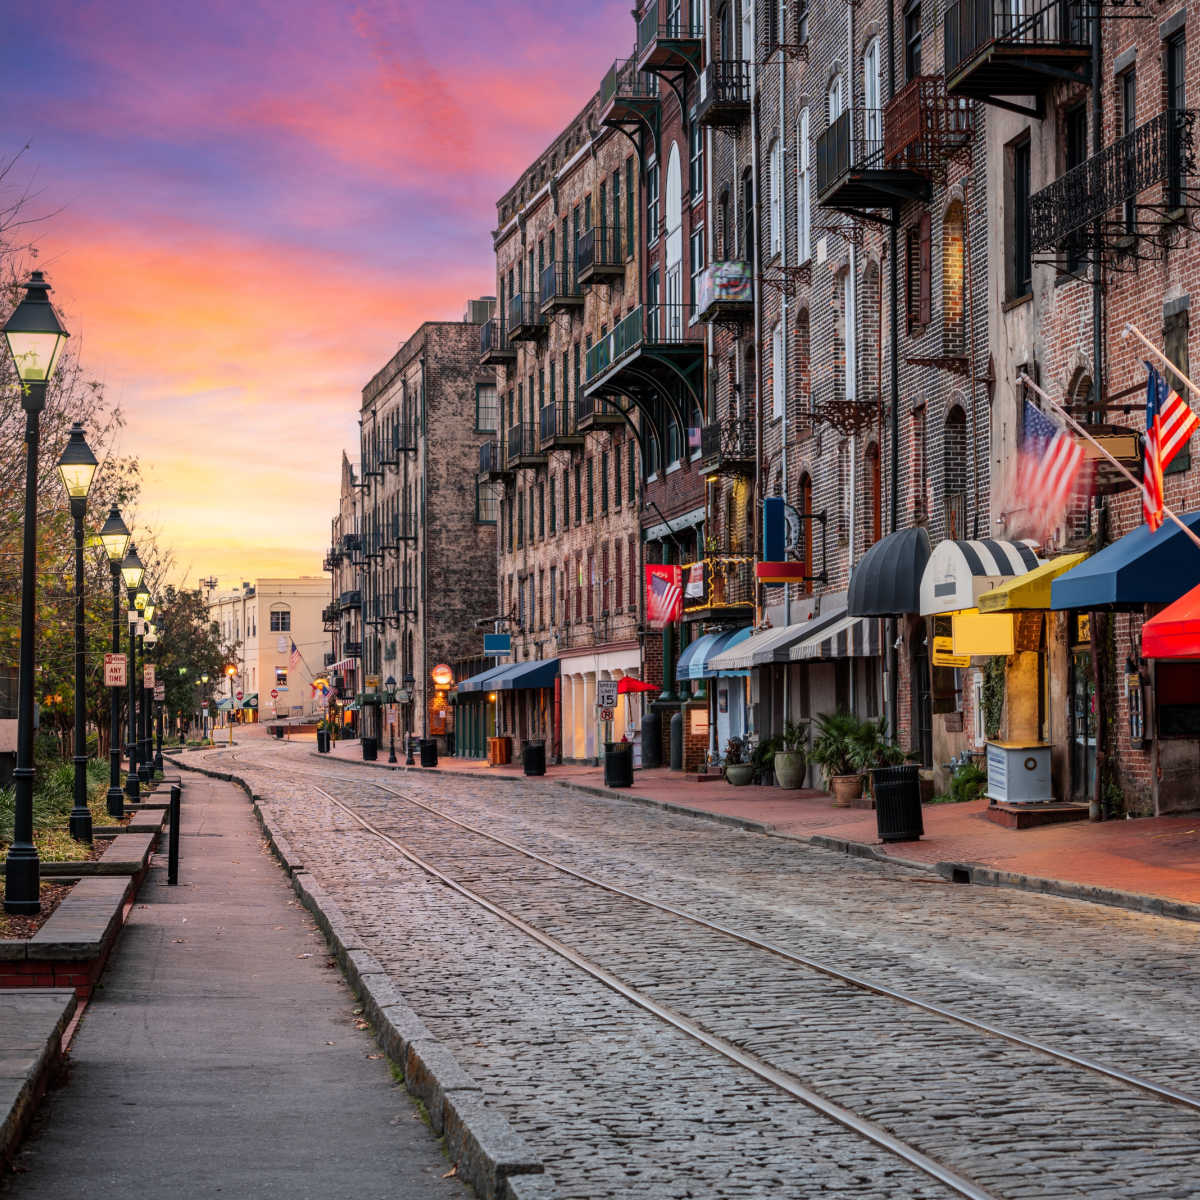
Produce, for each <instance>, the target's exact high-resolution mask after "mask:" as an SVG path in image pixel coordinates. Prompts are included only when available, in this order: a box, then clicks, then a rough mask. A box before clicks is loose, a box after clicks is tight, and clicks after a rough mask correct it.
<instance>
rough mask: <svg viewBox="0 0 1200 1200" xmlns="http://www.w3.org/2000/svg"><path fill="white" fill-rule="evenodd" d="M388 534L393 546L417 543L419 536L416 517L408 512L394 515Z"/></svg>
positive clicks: (389, 523)
mask: <svg viewBox="0 0 1200 1200" xmlns="http://www.w3.org/2000/svg"><path fill="white" fill-rule="evenodd" d="M388 533H389V534H390V535H391V541H392V542H393V544H396V543H399V542H411V541H415V540H416V536H417V520H416V515H415V514H414V513H411V512H408V511H401V512H398V513H393V514H392V517H391V520H390V521H389V522H388Z"/></svg>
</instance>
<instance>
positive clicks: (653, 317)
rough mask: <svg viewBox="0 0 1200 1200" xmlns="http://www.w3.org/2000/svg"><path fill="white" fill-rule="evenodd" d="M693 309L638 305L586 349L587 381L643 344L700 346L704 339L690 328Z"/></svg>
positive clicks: (680, 305) (676, 306) (590, 380)
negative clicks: (610, 330)
mask: <svg viewBox="0 0 1200 1200" xmlns="http://www.w3.org/2000/svg"><path fill="white" fill-rule="evenodd" d="M692 311H693V310H692V307H691V305H687V304H658V305H655V306H654V307H653V308H643V306H642V305H638V307H637V308H635V309H634V310H633V311H632V312H631V313H630V314H629V315H628V316H627V317H625V318H624V320H621V321H618V322H617V324H616V325H615V326H614V327H613V330H612V332H611V333H608V334H606V335H605V336H604V337H602V338H601V339H600V340H599V341H598V342H597V343H596V344H595V345H594V346H592V347H591V349H590V350H588V352H587V365H586V372H585V380H586V382H587V383H589V384H590V383H592V382H593V381H594V380H595V379H596V378H597V377H598V376H600V375H603V374H604V373H605V372H606V371H607V370H608V369H609V368H610V367H611V366H613V365H614V364H615V363H617V362H619V361H620V360H621V359H622V358H624V357H625V356H626V355H628V354H631V353H632V352H633V351H635V350H639V349H642V348H643V347H645V348H652V347H653V348H660V347H671V346H674V347H686V346H695V347H696V349H697V350H700V349H701V348H702V346H703V343H702V342H701V341H700V340H699V338H698V336H697V334H696V331H695V330H693V328H692V320H691V318H692Z"/></svg>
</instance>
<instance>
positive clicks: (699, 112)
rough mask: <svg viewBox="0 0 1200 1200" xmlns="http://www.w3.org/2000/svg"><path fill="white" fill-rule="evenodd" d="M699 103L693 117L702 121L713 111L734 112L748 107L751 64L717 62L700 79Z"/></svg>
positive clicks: (735, 61)
mask: <svg viewBox="0 0 1200 1200" xmlns="http://www.w3.org/2000/svg"><path fill="white" fill-rule="evenodd" d="M700 79H701V83H700V102H699V104H698V105H697V106H696V116H697V118H698V119H699V120H701V121H703V120H704V116H705V114H706V113H708V112H709V111H710V110H712V109H725V110H733V111H737V110H739V109H743V108H744V109H745V110H746V111H747V112H748V111H749V108H750V64H749V63H747V62H743V61H742V60H741V59H716V60H714V61H713V62H710V63H709V64H708V66H707V67H705V68H704V74H703V75H702V76H701V77H700Z"/></svg>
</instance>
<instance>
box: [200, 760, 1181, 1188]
mask: <svg viewBox="0 0 1200 1200" xmlns="http://www.w3.org/2000/svg"><path fill="white" fill-rule="evenodd" d="M185 761H187V762H189V763H194V764H195V765H198V766H203V767H204V768H205V769H208V770H217V771H229V772H231V773H233V774H234V775H235V776H236V777H238V778H240V779H242V780H243V781H244V782H245V783H246V784H247V786H248V787H249V788H250V789H251V790H252V791H253V793H254V794H255V796H256V797H257V798H258V800H259V803H260V804H261V805H262V806H263V807H264V809H266V810H268V811H269V820H270V822H271V824H272V826H273V827H274V828H276V829H278V830H279V831H280V832H282V833H283V834H284V835H285V836H286V838H287V840H288V841H289V843H290V844H291V846H292V848H293V849H294V851H295V852H296V853H297V854H298V855H300V857H301V858H302V861H303V863H304V866H305V869H306V870H307V871H309V872H311V873H312V874H313V875H314V876H315V878H316V879H317V881H318V882H319V883H320V885H321V887H322V888H323V889H324V890H325V891H326V892H327V893H328V894H329V895H330V896H331V897H333V898H334V899H335V900H336V902H337V904H338V905H339V906H340V907H341V909H342V911H343V913H344V914H345V916H346V918H347V919H348V921H349V922H350V923H351V924H352V925H353V926H354V929H355V932H356V933H357V934H358V935H359V936H360V937H361V943H360V944H361V945H362V946H364V947H365V948H366V949H368V950H369V951H370V953H371V954H372V955H374V957H375V958H377V959H378V960H379V961H380V962H381V963H382V964H383V965H384V967H385V969H386V970H387V972H388V974H389V975H390V977H391V978H392V980H393V982H394V984H395V986H396V988H397V990H398V991H400V992H401V993H402V994H403V996H404V997H405V999H406V1000H407V1001H408V1003H409V1004H410V1005H411V1006H412V1007H413V1008H414V1009H415V1010H416V1012H417V1013H418V1014H419V1015H420V1017H421V1018H422V1019H423V1020H424V1022H425V1024H426V1025H427V1026H428V1027H429V1029H430V1030H431V1031H432V1032H433V1033H434V1034H435V1036H436V1037H437V1038H438V1039H440V1040H441V1041H442V1042H444V1043H445V1045H446V1046H447V1047H448V1048H449V1049H450V1050H451V1051H452V1052H453V1054H454V1055H455V1057H456V1058H457V1059H458V1061H459V1062H460V1063H461V1064H462V1066H463V1067H464V1068H465V1069H466V1070H467V1072H468V1073H469V1074H470V1075H472V1076H473V1077H474V1078H475V1079H476V1080H477V1081H478V1082H479V1083H480V1084H481V1086H482V1087H483V1089H484V1093H485V1098H486V1099H487V1101H488V1102H489V1104H491V1105H493V1106H494V1107H496V1108H497V1109H498V1110H499V1111H500V1112H502V1113H503V1114H504V1115H505V1116H506V1117H507V1118H508V1119H509V1121H510V1122H511V1124H512V1125H513V1126H514V1128H515V1129H516V1130H517V1131H519V1132H520V1133H521V1134H523V1135H524V1136H525V1137H526V1139H527V1140H528V1141H529V1142H530V1144H531V1145H532V1146H533V1147H534V1148H535V1149H536V1150H537V1151H538V1153H539V1154H540V1155H541V1157H542V1158H543V1159H544V1161H545V1162H546V1165H547V1170H548V1172H549V1173H550V1174H551V1176H552V1177H553V1180H554V1183H555V1192H554V1194H556V1195H559V1196H564V1197H578V1198H580V1200H583V1198H589V1200H591V1198H596V1197H604V1196H630V1195H637V1196H639V1197H643V1196H645V1197H710V1196H711V1197H756V1196H772V1197H774V1196H795V1197H801V1196H813V1195H831V1196H871V1197H873V1196H880V1197H883V1196H889V1197H896V1196H906V1197H907V1196H913V1197H916V1196H943V1195H953V1194H977V1195H992V1196H998V1197H999V1196H1003V1197H1033V1196H1047V1197H1060V1196H1061V1197H1066V1196H1079V1197H1090V1198H1094V1197H1114V1198H1115V1197H1130V1196H1150V1195H1154V1196H1177V1197H1184V1196H1192V1195H1194V1194H1196V1193H1197V1191H1198V1190H1200V1152H1198V1151H1197V1149H1196V1147H1197V1144H1198V1143H1200V1112H1198V1111H1197V1109H1196V1107H1194V1106H1193V1105H1194V1104H1196V1103H1200V1102H1196V1101H1194V1100H1193V1105H1189V1104H1188V1103H1170V1102H1168V1101H1167V1100H1165V1099H1164V1098H1163V1097H1162V1096H1161V1095H1155V1094H1154V1093H1153V1091H1148V1090H1146V1085H1148V1086H1157V1087H1158V1088H1164V1089H1171V1090H1174V1091H1175V1092H1177V1093H1181V1094H1183V1095H1184V1096H1185V1097H1190V1098H1195V1097H1197V1096H1200V1066H1198V1065H1197V1062H1196V1034H1195V1030H1196V1029H1197V1028H1200V988H1198V987H1197V983H1198V982H1200V980H1198V975H1200V971H1198V969H1197V967H1196V951H1197V941H1198V940H1200V928H1197V926H1195V925H1194V924H1188V923H1185V922H1176V921H1170V920H1166V919H1163V918H1157V917H1152V916H1146V915H1141V914H1134V913H1129V912H1124V911H1121V910H1115V909H1109V908H1102V907H1099V906H1094V905H1089V904H1085V903H1080V902H1076V901H1070V900H1062V899H1056V898H1053V897H1045V896H1036V895H1031V894H1027V893H1020V892H1009V891H1004V890H1001V889H976V888H967V887H961V886H957V885H955V884H951V883H946V882H942V881H940V880H936V879H934V878H933V877H932V876H931V875H928V874H923V873H918V872H915V871H910V870H907V869H905V868H903V867H900V866H897V865H893V864H886V863H876V862H869V861H862V860H857V859H852V858H846V857H842V856H840V855H835V854H831V853H829V852H826V851H822V850H817V849H813V848H810V847H807V846H803V845H800V844H798V843H796V842H793V841H789V840H785V839H781V838H773V837H765V836H763V835H761V834H752V833H747V832H742V831H738V830H734V829H730V828H726V827H720V826H715V825H712V824H706V823H703V822H698V821H694V820H691V819H689V818H686V817H682V816H677V815H671V814H666V813H663V812H661V811H657V810H654V809H649V808H645V807H640V806H635V805H631V804H627V803H624V802H621V801H613V800H607V799H603V798H599V797H593V796H587V795H583V794H579V793H573V792H571V791H569V790H564V789H562V788H555V787H550V786H548V785H547V784H545V783H542V782H538V781H535V780H530V781H527V782H525V783H523V784H518V785H515V786H514V785H512V784H508V785H499V784H496V783H494V782H492V781H489V780H487V779H486V778H484V779H479V780H475V779H463V778H453V777H445V776H442V777H430V776H421V775H417V774H411V773H410V774H406V775H403V776H398V775H397V776H393V775H382V773H380V772H377V771H370V770H369V769H367V768H363V767H360V766H356V765H355V764H353V763H348V762H336V763H335V762H330V761H328V760H325V761H321V760H318V759H316V758H315V757H314V756H313V754H312V752H311V746H310V745H306V744H303V743H297V744H290V745H284V744H277V743H266V742H261V743H254V742H250V743H248V744H244V745H242V746H239V747H237V748H235V749H233V750H219V751H211V752H206V753H204V754H201V755H188V756H186V760H185ZM431 809H432V810H436V811H430V810H431ZM438 814H444V815H445V816H444V817H443V816H440V815H438ZM356 817H357V818H358V819H356ZM445 817H450V818H453V819H454V821H456V822H459V823H461V824H454V823H451V822H449V821H447V820H446V819H445ZM360 820H361V821H364V822H366V823H368V824H369V825H370V826H371V828H366V827H364V825H363V824H360ZM464 826H467V827H469V828H464ZM380 835H386V837H388V838H390V839H392V840H393V841H394V842H395V843H396V844H397V845H399V846H403V847H405V848H406V849H408V850H410V851H411V852H412V853H413V854H415V855H417V856H419V857H420V858H421V859H422V860H424V861H425V862H427V863H428V864H430V865H431V866H432V867H434V868H436V869H437V870H439V871H441V872H444V873H445V874H446V875H447V876H448V877H450V878H451V879H452V880H453V881H454V882H455V883H456V884H459V885H461V886H463V887H465V888H467V889H470V891H471V892H473V893H475V894H477V895H479V896H481V897H484V898H486V899H487V900H488V901H489V902H491V903H492V904H493V905H495V906H497V908H498V909H500V910H503V911H504V912H505V913H508V914H513V915H514V916H515V917H517V918H519V919H520V920H522V921H524V922H527V923H528V924H529V925H530V926H533V927H535V928H536V929H537V930H538V931H540V932H541V933H542V934H545V935H546V936H547V937H548V938H551V939H554V940H555V941H556V942H557V943H560V944H562V945H565V946H567V947H569V948H570V949H571V950H572V951H574V952H575V953H576V954H577V955H579V956H581V958H582V959H584V960H586V962H587V963H589V964H595V965H596V967H597V968H599V969H601V970H602V971H603V972H607V973H609V974H610V975H611V976H612V977H615V979H617V980H619V981H620V983H621V984H622V985H624V986H625V987H627V988H629V989H631V990H632V991H633V992H635V993H636V994H637V996H638V997H641V998H644V1000H645V1001H646V1002H647V1003H648V1004H650V1005H660V1006H662V1008H664V1009H665V1010H668V1011H669V1012H670V1013H674V1014H679V1015H680V1016H681V1017H683V1018H685V1019H686V1020H687V1021H689V1022H692V1023H694V1025H696V1026H698V1027H699V1028H700V1029H701V1030H703V1031H704V1033H706V1034H708V1035H711V1036H712V1037H713V1038H715V1039H720V1040H721V1041H722V1042H723V1043H726V1044H729V1045H731V1046H733V1047H736V1048H737V1050H738V1051H740V1052H742V1053H744V1054H745V1055H748V1056H750V1058H751V1059H752V1060H753V1061H754V1062H756V1063H759V1064H765V1065H766V1066H767V1067H768V1068H769V1069H771V1070H774V1071H778V1072H781V1073H783V1074H784V1075H785V1076H786V1077H787V1078H788V1079H792V1080H796V1081H799V1082H800V1083H801V1084H802V1085H803V1086H805V1087H807V1088H810V1089H812V1090H813V1091H814V1092H817V1093H819V1094H820V1095H821V1096H822V1097H824V1098H825V1099H826V1100H828V1101H831V1102H833V1103H834V1104H836V1105H839V1106H841V1107H842V1108H843V1109H846V1110H850V1111H851V1112H853V1113H855V1114H858V1115H860V1116H861V1117H862V1118H864V1119H866V1120H867V1121H870V1122H873V1123H875V1124H876V1125H878V1126H882V1127H883V1128H884V1129H885V1130H887V1131H888V1133H889V1134H890V1135H892V1136H893V1137H894V1138H897V1139H899V1140H900V1142H902V1143H904V1144H905V1145H906V1146H908V1147H911V1148H913V1149H915V1150H916V1151H919V1152H920V1153H921V1154H924V1155H926V1156H928V1157H929V1158H930V1159H933V1160H935V1161H936V1162H937V1163H939V1164H941V1165H942V1166H944V1167H946V1168H948V1169H949V1170H950V1171H951V1172H953V1173H955V1174H956V1175H957V1176H959V1177H961V1178H965V1179H966V1180H969V1181H971V1182H972V1183H973V1184H974V1186H975V1187H976V1188H977V1189H978V1191H977V1192H975V1193H964V1192H961V1191H960V1192H955V1191H953V1190H951V1189H950V1188H948V1187H947V1186H946V1185H945V1184H943V1183H941V1182H939V1181H937V1180H936V1179H934V1178H932V1177H931V1176H930V1175H929V1174H927V1173H925V1172H923V1171H921V1170H918V1169H917V1168H916V1167H915V1166H913V1165H911V1164H910V1163H909V1162H906V1161H904V1160H903V1159H902V1158H901V1157H899V1156H897V1155H895V1154H892V1153H890V1152H889V1151H887V1150H885V1149H883V1148H882V1147H881V1146H879V1145H878V1144H872V1143H871V1142H869V1141H867V1140H865V1139H864V1138H863V1137H862V1136H861V1135H860V1134H858V1133H855V1132H853V1131H852V1130H851V1129H848V1128H846V1127H844V1126H843V1125H841V1124H838V1123H837V1122H836V1121H834V1120H832V1119H831V1118H830V1117H828V1116H826V1115H823V1114H822V1113H820V1112H818V1111H815V1110H814V1109H813V1108H811V1107H809V1106H807V1105H806V1104H804V1103H802V1102H800V1101H799V1100H797V1099H795V1098H794V1095H790V1094H788V1093H787V1092H786V1091H784V1090H780V1088H778V1087H776V1086H774V1085H773V1084H772V1083H771V1082H770V1081H769V1080H768V1079H767V1078H765V1077H764V1076H763V1074H761V1073H754V1072H753V1071H752V1070H750V1069H747V1068H746V1067H745V1066H743V1065H739V1064H738V1063H737V1062H735V1061H733V1060H732V1059H730V1058H727V1057H721V1056H720V1055H718V1054H717V1053H716V1052H715V1051H714V1050H712V1049H711V1048H709V1047H708V1046H706V1045H704V1044H702V1042H700V1041H698V1040H696V1039H695V1038H694V1037H691V1036H688V1035H687V1034H686V1033H685V1032H682V1031H681V1030H680V1029H678V1028H676V1027H673V1026H672V1025H670V1024H667V1023H666V1022H665V1021H664V1020H662V1019H661V1018H660V1017H658V1016H656V1015H654V1013H653V1012H652V1011H650V1010H649V1008H648V1007H646V1006H645V1005H643V1006H639V1004H637V1003H634V1002H633V1001H631V1000H630V999H629V998H627V996H625V995H622V994H620V993H619V992H618V991H616V990H614V988H613V987H611V986H608V985H606V984H605V983H604V982H602V981H601V980H600V979H598V978H596V977H595V976H594V975H592V974H588V973H587V972H586V971H585V970H583V969H581V968H580V967H579V966H577V965H575V964H573V963H572V962H571V961H568V960H567V959H566V958H564V957H563V956H562V955H561V954H560V953H555V952H554V951H553V950H552V949H550V948H548V947H547V946H545V945H542V944H539V943H538V942H535V941H534V940H532V938H531V937H530V936H529V935H528V934H527V933H526V932H523V931H522V930H520V929H518V928H515V927H514V926H513V925H512V924H510V923H506V922H505V921H503V920H501V919H499V917H497V916H496V915H493V914H492V913H489V912H487V911H485V910H484V909H483V908H481V907H480V906H479V905H478V904H476V903H473V902H472V901H471V900H470V899H468V898H466V897H465V896H463V895H461V894H458V893H457V892H455V891H454V890H452V889H451V888H450V887H448V886H446V884H445V883H442V882H439V881H437V880H435V879H433V878H431V877H430V875H429V874H427V873H426V872H425V871H424V870H422V869H421V867H419V866H418V865H416V864H415V863H413V862H411V861H409V860H406V859H405V858H404V857H402V856H401V854H399V853H398V852H397V850H396V849H395V848H394V847H393V846H392V845H389V844H387V843H386V842H385V841H383V840H381V836H380ZM495 839H503V841H505V842H509V843H511V845H504V844H502V842H501V841H498V840H495ZM531 854H532V855H535V856H538V857H530V855H531ZM563 868H568V869H569V870H570V871H572V872H577V873H579V874H578V875H576V874H569V873H566V872H565V871H564V870H563ZM579 875H583V876H587V879H586V880H585V879H581V878H580V877H579ZM625 893H630V894H625ZM639 898H642V899H639ZM644 901H652V902H653V903H654V904H656V905H659V906H663V907H651V906H649V905H647V904H646V903H645V902H644ZM664 908H671V909H675V910H678V912H674V913H672V912H666V911H663V909H664ZM681 914H686V915H687V918H696V919H702V920H704V921H707V922H712V923H714V924H716V925H719V926H721V929H720V930H714V929H712V928H710V927H708V926H705V925H702V924H698V923H697V921H696V920H695V919H686V918H685V917H684V916H682V915H681ZM733 934H736V935H737V936H736V937H735V936H732V935H733ZM748 941H750V942H755V943H767V944H769V946H770V947H771V951H768V950H766V949H764V948H762V946H761V945H759V944H748ZM797 958H803V959H805V960H808V963H809V965H803V964H800V963H798V962H797V961H796V959H797ZM814 965H819V966H820V968H821V969H820V970H817V969H814ZM829 971H832V972H844V973H846V974H850V975H853V976H855V977H857V978H858V979H859V980H861V981H864V982H866V983H868V984H869V985H870V986H871V987H872V988H876V989H894V990H895V991H896V992H900V993H903V994H904V995H905V996H906V997H911V998H915V999H916V1000H918V1001H921V1002H923V1003H924V1004H925V1005H926V1006H936V1007H939V1008H941V1009H944V1010H951V1012H950V1014H939V1013H937V1012H932V1011H930V1010H929V1008H928V1007H925V1008H922V1007H918V1006H915V1005H914V1004H912V1003H904V1002H901V1001H900V1000H897V999H895V998H892V997H888V996H882V995H879V994H876V992H873V991H870V990H867V989H865V988H864V987H862V986H849V985H848V984H847V983H846V982H844V981H841V980H839V979H837V978H833V977H831V976H830V974H828V973H827V972H829ZM951 1017H960V1018H965V1019H968V1020H972V1021H975V1022H983V1023H986V1024H987V1025H989V1026H991V1027H993V1032H987V1031H982V1030H980V1029H979V1028H978V1027H970V1026H968V1025H966V1024H964V1023H963V1022H962V1021H961V1020H955V1019H950V1018H951ZM1000 1031H1003V1033H1004V1034H1006V1035H1007V1034H1012V1035H1018V1037H1019V1038H1023V1039H1027V1040H1032V1041H1033V1042H1036V1043H1039V1045H1040V1047H1043V1048H1045V1049H1049V1050H1053V1051H1055V1052H1058V1053H1060V1054H1066V1055H1074V1056H1078V1057H1079V1058H1083V1059H1087V1060H1089V1061H1090V1062H1092V1063H1094V1064H1097V1065H1099V1066H1102V1067H1104V1068H1107V1069H1109V1070H1110V1071H1116V1072H1124V1073H1126V1075H1128V1076H1132V1077H1136V1078H1135V1079H1134V1080H1132V1081H1128V1080H1127V1081H1122V1080H1118V1079H1114V1078H1112V1077H1111V1075H1107V1076H1106V1075H1104V1074H1101V1073H1098V1072H1097V1071H1095V1070H1088V1069H1083V1068H1082V1067H1080V1066H1078V1065H1075V1064H1072V1063H1070V1062H1065V1061H1063V1060H1062V1058H1061V1057H1060V1058H1055V1057H1052V1056H1051V1055H1050V1054H1049V1053H1046V1052H1044V1049H1043V1048H1039V1047H1036V1046H1035V1047H1031V1046H1030V1045H1029V1044H1028V1042H1026V1044H1016V1043H1015V1042H1014V1041H1013V1040H1006V1039H1005V1038H1004V1037H1001V1036H997V1033H998V1032H1000ZM1139 1084H1141V1085H1143V1086H1137V1085H1139Z"/></svg>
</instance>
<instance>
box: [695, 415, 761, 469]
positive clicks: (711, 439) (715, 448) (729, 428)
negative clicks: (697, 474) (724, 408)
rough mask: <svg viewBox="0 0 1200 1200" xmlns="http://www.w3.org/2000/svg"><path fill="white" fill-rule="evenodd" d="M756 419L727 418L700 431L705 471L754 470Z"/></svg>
mask: <svg viewBox="0 0 1200 1200" xmlns="http://www.w3.org/2000/svg"><path fill="white" fill-rule="evenodd" d="M754 432H755V431H754V420H753V418H751V417H726V418H725V420H723V421H713V422H712V423H711V424H709V425H705V426H704V427H703V428H702V429H701V430H700V463H701V467H702V468H703V469H707V470H713V471H722V470H746V469H747V468H749V469H750V470H753V468H754V457H755V456H754V450H755V445H754V442H755V437H754Z"/></svg>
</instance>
